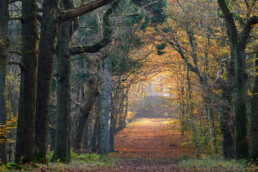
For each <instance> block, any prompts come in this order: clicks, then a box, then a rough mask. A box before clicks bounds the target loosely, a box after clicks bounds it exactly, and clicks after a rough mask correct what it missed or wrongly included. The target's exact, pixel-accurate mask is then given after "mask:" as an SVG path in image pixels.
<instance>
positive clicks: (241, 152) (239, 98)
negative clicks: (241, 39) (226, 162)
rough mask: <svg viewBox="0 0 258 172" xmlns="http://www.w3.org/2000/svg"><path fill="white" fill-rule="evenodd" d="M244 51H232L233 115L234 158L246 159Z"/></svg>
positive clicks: (238, 49) (240, 48)
mask: <svg viewBox="0 0 258 172" xmlns="http://www.w3.org/2000/svg"><path fill="white" fill-rule="evenodd" d="M244 51H245V50H244V49H242V47H239V48H237V49H234V63H235V113H236V158H238V159H242V158H247V157H248V140H247V107H246V102H247V101H246V99H247V74H246V59H245V52H244Z"/></svg>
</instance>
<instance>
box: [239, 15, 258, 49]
mask: <svg viewBox="0 0 258 172" xmlns="http://www.w3.org/2000/svg"><path fill="white" fill-rule="evenodd" d="M257 23H258V17H257V16H253V17H251V18H250V19H249V20H248V21H247V23H246V25H245V27H244V29H243V31H242V33H241V39H240V42H239V47H242V48H245V47H246V44H247V41H248V38H249V34H250V32H251V30H252V28H253V27H254V26H255V25H256V24H257Z"/></svg>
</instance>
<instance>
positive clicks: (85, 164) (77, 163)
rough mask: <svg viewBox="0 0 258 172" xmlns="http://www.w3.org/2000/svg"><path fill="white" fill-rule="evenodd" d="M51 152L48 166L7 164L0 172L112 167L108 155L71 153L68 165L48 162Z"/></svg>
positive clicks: (112, 163)
mask: <svg viewBox="0 0 258 172" xmlns="http://www.w3.org/2000/svg"><path fill="white" fill-rule="evenodd" d="M52 156H53V152H49V154H48V155H47V159H48V160H49V163H48V164H39V163H30V164H26V165H18V164H16V163H9V164H7V165H6V166H0V171H67V170H69V171H70V170H71V171H78V170H79V171H80V170H84V171H85V170H90V169H98V168H102V167H105V166H113V165H114V164H115V159H114V158H112V157H109V156H108V155H99V154H90V153H86V154H77V153H75V152H73V151H72V152H71V162H70V163H68V164H65V163H61V162H58V161H57V162H50V160H51V158H52Z"/></svg>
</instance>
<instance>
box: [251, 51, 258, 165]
mask: <svg viewBox="0 0 258 172" xmlns="http://www.w3.org/2000/svg"><path fill="white" fill-rule="evenodd" d="M255 68H256V77H255V84H254V88H253V93H252V94H253V97H252V100H251V130H250V132H251V134H250V136H251V145H250V150H251V158H253V159H255V160H257V158H258V125H257V124H258V75H257V74H258V54H256V62H255Z"/></svg>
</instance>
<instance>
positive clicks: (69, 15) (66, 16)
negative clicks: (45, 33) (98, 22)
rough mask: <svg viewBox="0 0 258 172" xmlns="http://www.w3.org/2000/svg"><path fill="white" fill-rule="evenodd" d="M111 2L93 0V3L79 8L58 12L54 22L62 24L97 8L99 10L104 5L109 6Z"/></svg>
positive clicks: (110, 0)
mask: <svg viewBox="0 0 258 172" xmlns="http://www.w3.org/2000/svg"><path fill="white" fill-rule="evenodd" d="M112 1H113V0H95V1H93V2H90V3H88V4H86V5H83V6H81V7H77V8H72V9H68V10H63V11H61V12H60V14H59V15H58V16H57V18H56V21H57V22H63V21H66V20H71V19H74V18H76V17H78V16H81V15H83V14H86V13H89V12H91V11H93V10H95V9H97V8H100V7H102V6H104V5H107V4H109V3H110V2H112Z"/></svg>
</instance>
